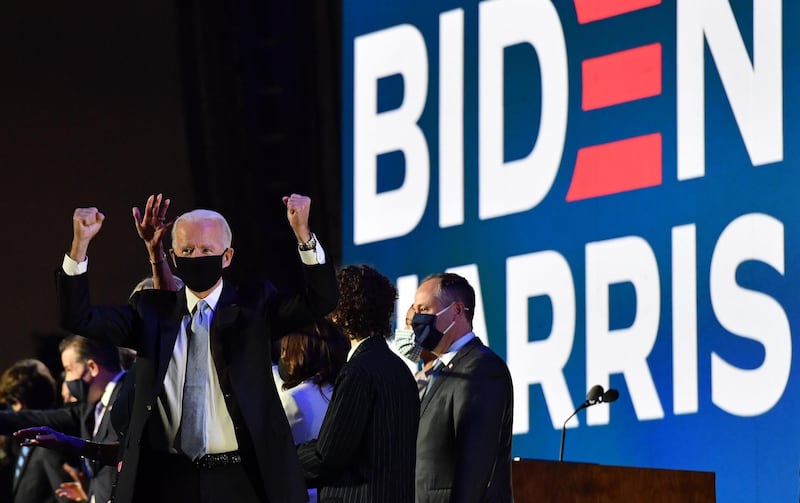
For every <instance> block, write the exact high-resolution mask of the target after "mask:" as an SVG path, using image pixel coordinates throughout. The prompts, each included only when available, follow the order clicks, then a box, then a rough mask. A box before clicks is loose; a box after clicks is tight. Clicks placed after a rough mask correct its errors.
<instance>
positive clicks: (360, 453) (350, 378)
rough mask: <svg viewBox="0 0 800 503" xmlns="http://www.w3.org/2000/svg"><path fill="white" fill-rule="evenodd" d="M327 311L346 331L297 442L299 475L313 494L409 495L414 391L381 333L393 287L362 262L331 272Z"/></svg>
mask: <svg viewBox="0 0 800 503" xmlns="http://www.w3.org/2000/svg"><path fill="white" fill-rule="evenodd" d="M337 281H338V284H339V291H340V300H339V304H338V305H337V306H336V309H335V310H334V311H333V313H331V316H330V319H331V322H333V324H334V325H336V326H337V327H339V328H340V329H341V330H342V332H344V334H345V335H346V336H347V337H348V338H349V339H350V344H351V347H350V351H349V353H348V360H347V363H346V364H345V365H344V367H342V370H341V371H340V372H339V376H338V377H337V378H336V383H335V384H334V387H333V396H332V397H331V402H330V405H329V406H328V411H327V412H326V414H325V418H324V419H323V421H322V427H321V428H320V432H319V436H318V437H317V439H316V440H312V441H310V442H306V443H304V444H300V445H299V446H298V455H299V457H300V462H301V463H302V465H303V469H304V470H305V473H306V479H307V480H309V481H310V482H311V483H312V484H314V485H316V486H317V487H319V488H320V489H319V499H320V501H323V502H324V501H338V502H342V503H348V502H353V503H356V502H359V503H360V502H373V501H374V502H381V503H410V502H412V501H413V500H414V452H415V442H416V436H417V421H418V419H419V398H418V396H417V387H416V385H415V383H414V378H413V376H412V375H411V373H410V372H409V371H408V367H407V366H406V364H405V363H403V361H402V360H401V359H400V357H399V356H397V355H395V354H394V353H392V351H391V350H390V349H389V346H388V344H387V343H386V338H387V337H389V336H390V335H391V333H392V323H391V322H392V315H393V313H394V304H395V300H396V299H397V289H396V288H395V287H394V285H392V283H391V282H390V281H389V280H388V279H387V278H386V277H385V276H383V275H382V274H381V273H379V272H378V271H376V270H375V269H373V268H371V267H369V266H366V265H357V266H347V267H344V268H342V269H341V270H340V271H339V272H338V274H337Z"/></svg>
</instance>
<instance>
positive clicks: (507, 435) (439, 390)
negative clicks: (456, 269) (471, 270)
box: [411, 273, 513, 503]
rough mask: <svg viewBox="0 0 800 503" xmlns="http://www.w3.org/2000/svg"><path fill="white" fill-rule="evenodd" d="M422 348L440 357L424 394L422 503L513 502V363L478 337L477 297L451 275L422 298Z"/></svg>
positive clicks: (422, 290) (419, 472)
mask: <svg viewBox="0 0 800 503" xmlns="http://www.w3.org/2000/svg"><path fill="white" fill-rule="evenodd" d="M413 307H414V311H415V314H414V317H413V319H412V322H411V325H412V328H413V329H414V333H415V337H416V340H417V342H418V343H419V344H420V345H421V346H422V347H423V348H425V349H428V350H431V351H433V353H434V354H436V355H437V361H436V363H435V364H434V365H433V367H432V372H431V373H430V377H429V382H428V384H427V386H426V387H425V388H423V389H422V394H423V395H422V403H421V405H420V421H419V435H418V437H417V466H416V501H417V503H428V502H459V503H461V502H476V503H477V502H498V503H505V502H510V501H512V491H511V436H512V434H511V421H512V417H513V414H512V401H513V390H512V384H511V375H510V373H509V371H508V367H507V366H506V364H505V362H504V361H503V360H502V359H500V357H498V356H497V355H496V354H495V353H494V352H492V350H490V349H489V348H487V347H486V346H484V345H483V344H482V343H481V341H480V340H479V339H478V338H477V337H475V334H474V333H473V332H472V317H473V315H474V310H475V292H474V290H473V289H472V287H471V286H470V284H469V283H468V282H467V281H466V280H465V279H464V278H462V277H461V276H458V275H456V274H451V273H444V274H434V275H432V276H429V277H428V278H426V279H425V280H424V281H423V282H422V283H421V284H420V286H419V288H418V289H417V292H416V295H415V297H414V306H413Z"/></svg>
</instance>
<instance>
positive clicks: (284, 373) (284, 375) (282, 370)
mask: <svg viewBox="0 0 800 503" xmlns="http://www.w3.org/2000/svg"><path fill="white" fill-rule="evenodd" d="M278 375H279V376H281V379H282V380H283V382H286V381H288V380H289V379H291V378H292V375H291V374H290V373H289V366H288V365H286V362H285V361H283V358H281V359H280V360H278Z"/></svg>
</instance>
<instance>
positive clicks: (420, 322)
mask: <svg viewBox="0 0 800 503" xmlns="http://www.w3.org/2000/svg"><path fill="white" fill-rule="evenodd" d="M452 305H453V304H450V305H449V306H447V307H446V308H444V309H442V310H441V311H439V312H438V313H436V314H423V313H414V317H413V318H411V328H412V329H413V330H414V340H415V341H416V343H417V344H419V345H420V346H422V348H423V349H427V350H428V351H433V350H434V349H436V346H438V345H439V342H441V340H442V337H444V334H445V333H447V331H448V330H450V329H451V328H452V327H453V325H454V324H455V321H454V322H453V323H450V326H449V327H447V328H446V329H445V330H444V332H440V331H439V330H437V329H436V319H437V318H438V317H439V315H440V314H442V313H443V312H445V311H447V310H448V309H450V307H451V306H452Z"/></svg>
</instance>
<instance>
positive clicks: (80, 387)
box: [65, 377, 89, 403]
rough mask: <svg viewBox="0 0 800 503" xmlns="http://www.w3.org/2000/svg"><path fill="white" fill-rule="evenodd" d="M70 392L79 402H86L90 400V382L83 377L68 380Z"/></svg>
mask: <svg viewBox="0 0 800 503" xmlns="http://www.w3.org/2000/svg"><path fill="white" fill-rule="evenodd" d="M65 384H66V385H67V389H68V390H69V394H70V395H72V396H73V397H75V400H77V401H78V403H86V402H87V401H89V383H88V382H86V381H84V380H83V377H79V378H78V379H73V380H71V381H66V383H65Z"/></svg>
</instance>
